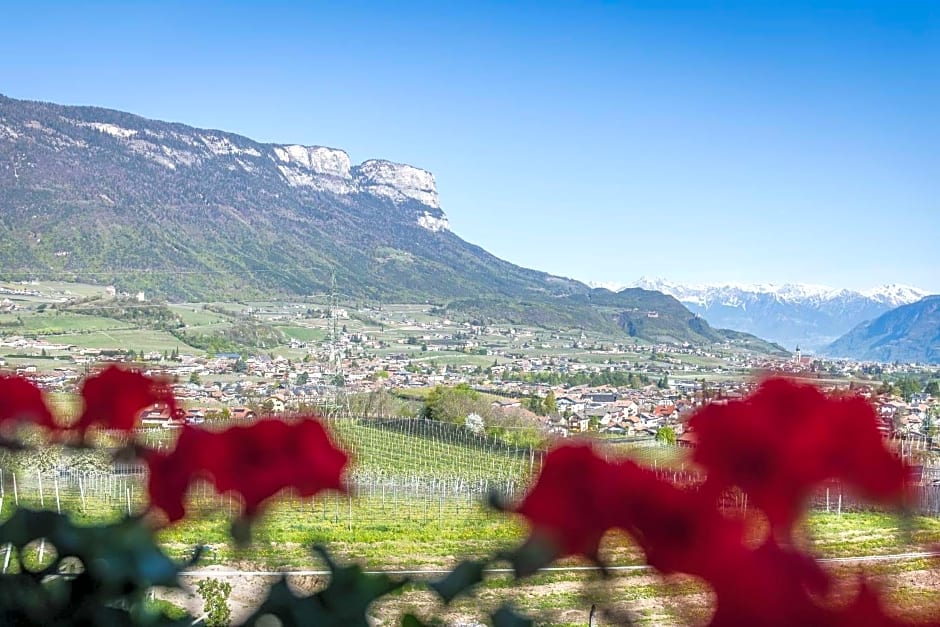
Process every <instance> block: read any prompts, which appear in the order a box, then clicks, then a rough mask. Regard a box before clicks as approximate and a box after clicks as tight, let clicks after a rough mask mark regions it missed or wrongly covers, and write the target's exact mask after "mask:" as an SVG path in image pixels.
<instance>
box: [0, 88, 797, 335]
mask: <svg viewBox="0 0 940 627" xmlns="http://www.w3.org/2000/svg"><path fill="white" fill-rule="evenodd" d="M0 276H3V277H5V278H7V279H19V280H22V279H32V278H47V279H48V278H55V279H62V280H79V281H88V282H92V283H99V284H101V283H104V284H112V285H114V286H115V287H116V288H117V289H118V290H120V291H127V292H136V291H138V290H144V291H145V292H146V293H147V294H148V295H151V296H157V297H165V298H171V299H179V300H184V299H185V300H209V299H212V300H243V299H246V298H252V297H260V296H274V295H309V294H318V293H319V294H324V293H327V292H329V291H330V290H331V289H332V287H331V286H332V285H333V284H334V280H335V285H336V290H337V292H338V294H339V296H340V297H341V298H343V299H346V300H350V299H364V300H367V301H370V300H371V301H379V302H432V303H435V304H438V305H439V306H441V307H443V308H446V309H447V310H452V311H454V312H461V313H464V314H467V315H477V316H480V317H488V318H496V319H500V320H512V321H518V322H525V323H533V324H542V325H545V326H556V327H560V326H570V327H583V328H591V329H603V330H608V331H612V332H616V331H617V330H618V329H624V330H625V331H626V333H627V334H628V335H633V336H634V337H637V338H641V339H646V340H651V341H659V340H663V339H666V340H668V341H677V342H710V341H726V340H728V339H733V340H734V341H739V342H745V343H747V342H750V343H751V344H752V345H756V346H764V345H763V344H761V343H760V341H759V340H757V338H741V337H732V336H728V337H726V336H724V335H722V333H721V332H718V331H716V330H714V329H712V328H711V327H710V326H709V325H708V323H707V322H705V321H704V320H701V319H700V318H697V317H696V316H694V315H693V314H691V313H690V312H689V311H688V310H687V309H685V308H684V307H682V305H681V304H679V303H678V301H675V302H672V301H674V299H672V298H671V297H664V296H663V295H662V294H656V295H649V294H646V293H645V292H643V291H642V290H638V291H636V292H635V293H631V294H619V295H616V296H615V295H612V294H611V293H610V292H608V294H609V296H605V297H604V298H602V299H601V300H603V301H604V304H603V305H598V304H595V303H593V302H592V298H593V297H594V296H596V295H597V294H596V290H594V291H592V290H591V288H589V287H588V286H586V285H584V284H583V283H580V282H578V281H574V280H571V279H567V278H564V277H559V276H553V275H550V274H547V273H545V272H539V271H536V270H530V269H527V268H522V267H519V266H516V265H513V264H511V263H509V262H506V261H504V260H502V259H499V258H497V257H495V256H493V255H491V254H489V253H488V252H486V251H485V250H483V249H482V248H480V247H479V246H475V245H473V244H471V243H468V242H466V241H464V240H462V239H461V238H460V237H458V236H457V235H455V234H454V233H453V232H452V231H451V230H450V229H449V225H448V221H447V216H446V215H445V213H444V212H443V210H442V209H441V206H440V200H439V197H438V192H437V188H436V186H435V181H434V176H433V175H432V174H431V173H430V172H427V171H425V170H422V169H420V168H417V167H414V166H411V165H406V164H400V163H393V162H390V161H384V160H379V159H371V160H368V161H365V162H363V163H360V164H358V165H356V164H353V163H352V162H351V160H350V158H349V155H347V154H346V153H345V152H344V151H342V150H339V149H336V148H327V147H323V146H301V145H293V144H269V143H261V142H256V141H253V140H251V139H249V138H246V137H242V136H239V135H235V134H233V133H228V132H224V131H218V130H207V129H198V128H192V127H189V126H185V125H182V124H175V123H168V122H160V121H156V120H149V119H145V118H142V117H139V116H136V115H132V114H129V113H124V112H120V111H113V110H109V109H101V108H97V107H74V106H63V105H57V104H50V103H42V102H31V101H23V100H15V99H12V98H6V97H3V96H0ZM657 298H668V300H669V302H668V305H667V304H666V303H658V304H657V303H656V302H655V301H656V299H657ZM651 299H652V300H651ZM654 315H655V316H658V318H657V317H651V316H654ZM778 349H779V347H769V350H778Z"/></svg>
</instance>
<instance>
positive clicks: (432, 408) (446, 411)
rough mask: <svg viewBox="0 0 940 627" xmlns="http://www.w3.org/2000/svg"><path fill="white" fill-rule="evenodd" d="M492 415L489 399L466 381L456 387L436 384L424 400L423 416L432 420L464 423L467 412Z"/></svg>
mask: <svg viewBox="0 0 940 627" xmlns="http://www.w3.org/2000/svg"><path fill="white" fill-rule="evenodd" d="M471 413H476V414H479V415H480V416H483V417H484V418H487V417H490V416H492V413H493V410H492V407H491V406H490V403H489V401H487V400H486V399H485V398H483V397H482V396H481V395H480V393H479V392H477V391H476V390H474V389H473V388H471V387H470V386H469V385H468V384H466V383H461V384H460V385H456V386H454V387H447V386H444V385H438V386H435V387H434V388H433V389H432V390H431V392H430V393H429V394H428V397H427V398H426V399H425V401H424V406H423V407H422V409H421V416H422V417H424V418H427V419H430V420H440V421H441V422H453V423H456V424H464V422H465V421H466V419H467V414H471Z"/></svg>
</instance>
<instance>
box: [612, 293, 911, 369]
mask: <svg viewBox="0 0 940 627" xmlns="http://www.w3.org/2000/svg"><path fill="white" fill-rule="evenodd" d="M611 287H614V288H616V287H617V286H611ZM630 287H641V288H644V289H649V290H656V291H659V292H662V293H664V294H669V295H670V296H674V297H675V298H676V299H678V300H679V301H680V302H682V304H683V305H685V306H686V307H687V308H688V309H689V310H690V311H692V312H694V313H697V314H699V315H701V316H702V317H703V318H705V319H706V320H707V321H708V322H709V323H710V324H712V325H714V326H719V327H723V328H729V329H736V330H739V331H744V332H747V333H753V334H755V335H758V336H760V337H763V338H766V339H769V340H771V341H774V342H777V343H778V344H780V345H782V346H785V347H786V348H788V349H790V350H793V349H794V348H795V347H796V346H800V347H801V348H802V349H803V350H810V351H813V352H820V351H823V349H824V348H825V347H826V346H827V345H828V344H830V343H831V342H833V341H834V340H836V339H837V338H839V337H841V336H842V335H843V334H845V333H847V332H849V331H850V330H852V329H853V328H855V327H856V326H857V325H859V324H860V323H862V322H865V321H869V320H874V319H875V318H877V317H878V316H880V315H881V314H883V313H885V312H887V311H890V310H892V309H894V308H896V307H898V306H901V305H908V304H911V303H914V302H917V301H919V300H920V299H922V298H924V297H925V296H927V295H928V293H927V292H926V291H924V290H921V289H918V288H915V287H910V286H906V285H885V286H881V287H877V288H873V289H870V290H865V291H861V292H860V291H854V290H847V289H838V288H831V287H827V286H822V285H808V284H800V283H788V284H757V285H748V284H740V283H725V284H704V285H702V284H699V285H689V284H682V283H677V282H672V281H667V280H665V279H649V278H645V277H644V278H641V279H639V280H637V281H634V282H633V283H631V284H630ZM823 352H824V351H823Z"/></svg>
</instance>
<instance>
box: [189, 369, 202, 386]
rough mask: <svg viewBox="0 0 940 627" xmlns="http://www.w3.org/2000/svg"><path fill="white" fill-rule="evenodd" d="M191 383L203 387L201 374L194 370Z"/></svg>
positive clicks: (190, 377) (190, 378) (190, 376)
mask: <svg viewBox="0 0 940 627" xmlns="http://www.w3.org/2000/svg"><path fill="white" fill-rule="evenodd" d="M189 382H190V383H192V384H195V385H202V379H201V378H199V373H198V372H196V371H195V370H193V372H192V374H190V375H189Z"/></svg>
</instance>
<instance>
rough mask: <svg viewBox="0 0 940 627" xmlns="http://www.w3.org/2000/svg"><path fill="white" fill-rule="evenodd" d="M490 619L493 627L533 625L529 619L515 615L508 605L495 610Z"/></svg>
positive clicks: (525, 626) (530, 626) (526, 626)
mask: <svg viewBox="0 0 940 627" xmlns="http://www.w3.org/2000/svg"><path fill="white" fill-rule="evenodd" d="M490 618H492V619H493V627H532V626H533V625H535V623H534V622H533V621H532V619H531V618H526V617H525V616H522V615H521V614H517V613H516V612H515V611H513V609H512V608H511V607H509V606H508V605H504V606H502V607H501V608H499V609H498V610H496V611H495V612H494V613H493V615H492V616H491V617H490Z"/></svg>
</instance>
